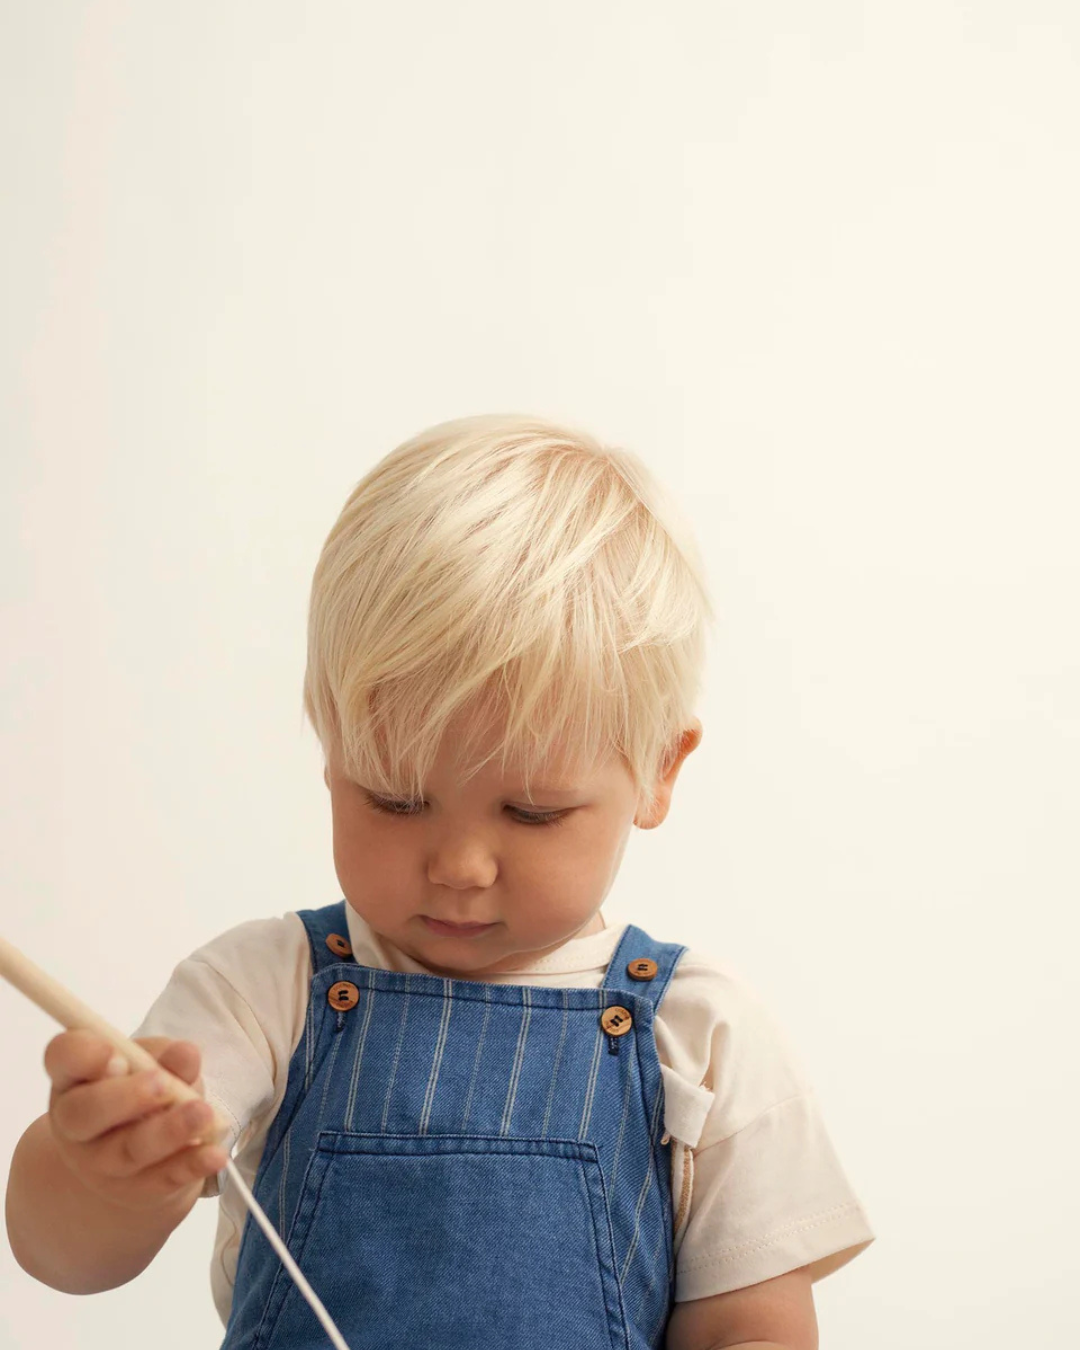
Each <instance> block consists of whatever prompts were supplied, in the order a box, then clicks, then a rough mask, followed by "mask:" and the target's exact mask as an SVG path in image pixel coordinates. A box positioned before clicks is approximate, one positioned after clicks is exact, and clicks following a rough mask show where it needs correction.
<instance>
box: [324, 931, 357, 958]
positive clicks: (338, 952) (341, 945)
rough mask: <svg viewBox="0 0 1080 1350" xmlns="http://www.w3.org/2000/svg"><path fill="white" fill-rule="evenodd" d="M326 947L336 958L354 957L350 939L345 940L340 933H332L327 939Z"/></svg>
mask: <svg viewBox="0 0 1080 1350" xmlns="http://www.w3.org/2000/svg"><path fill="white" fill-rule="evenodd" d="M326 945H327V946H328V947H329V948H330V950H331V951H332V952H333V953H334V955H335V956H352V945H351V943H350V942H349V939H348V938H343V937H342V936H341V934H340V933H331V934H330V936H329V937H328V938H327V939H326Z"/></svg>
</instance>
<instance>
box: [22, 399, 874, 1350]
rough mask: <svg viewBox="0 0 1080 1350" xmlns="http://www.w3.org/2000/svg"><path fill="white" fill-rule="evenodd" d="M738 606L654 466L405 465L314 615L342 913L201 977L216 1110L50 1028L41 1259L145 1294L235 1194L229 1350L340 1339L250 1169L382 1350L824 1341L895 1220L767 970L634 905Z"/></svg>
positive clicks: (296, 923) (181, 1062)
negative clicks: (767, 996) (727, 598)
mask: <svg viewBox="0 0 1080 1350" xmlns="http://www.w3.org/2000/svg"><path fill="white" fill-rule="evenodd" d="M713 619H714V615H713V611H712V609H711V606H710V604H709V600H708V597H707V594H706V590H705V586H704V584H703V568H702V565H701V560H700V556H699V554H698V552H697V549H696V546H695V544H694V541H693V539H692V538H691V536H690V534H689V531H688V530H687V529H686V527H685V525H684V523H683V521H682V518H681V516H680V514H679V512H678V511H677V510H676V508H675V506H674V504H673V502H672V501H671V499H670V498H668V497H667V496H666V494H664V493H663V491H662V490H661V489H660V487H659V486H658V484H657V483H656V482H655V481H654V480H653V478H652V477H651V475H650V474H649V473H648V471H647V470H646V468H645V467H644V465H643V464H642V463H641V462H640V461H639V460H638V459H637V458H636V457H635V456H633V455H631V454H630V453H628V452H626V451H624V450H619V449H614V448H610V447H606V446H603V445H601V444H599V443H597V441H596V440H595V439H593V438H592V437H590V436H589V435H587V434H586V433H584V432H582V431H580V430H577V429H571V428H568V427H566V426H561V425H555V424H552V423H550V422H547V421H544V420H541V419H538V418H534V417H524V416H497V415H491V416H482V417H474V418H464V419H459V420H456V421H452V422H447V423H443V424H440V425H438V426H435V427H433V428H430V429H429V430H427V431H425V432H423V433H421V434H420V435H417V436H415V437H414V438H412V439H411V440H409V441H406V442H405V443H404V444H402V445H401V446H399V447H398V448H397V449H396V450H394V451H393V452H392V453H390V454H389V455H387V456H386V457H385V458H384V459H383V460H382V461H380V462H379V463H378V464H376V465H375V467H374V468H373V469H372V470H371V471H370V472H369V473H368V474H367V476H366V477H365V478H363V479H362V480H361V482H360V483H359V484H358V485H357V486H356V488H355V489H354V491H353V492H352V494H351V495H350V497H349V499H348V500H347V501H346V503H345V506H344V508H343V510H342V512H341V514H340V516H339V517H338V520H337V522H336V524H335V525H334V527H333V529H332V530H331V532H330V535H329V537H328V538H327V540H326V543H325V545H324V547H323V550H322V554H321V556H320V558H319V561H318V565H317V567H316V570H315V575H314V580H313V584H312V591H311V603H310V614H309V626H308V663H307V672H306V676H305V684H304V706H305V710H306V713H307V716H308V717H309V719H310V722H311V725H312V727H313V728H314V730H315V732H316V734H317V736H318V738H319V741H320V744H321V747H322V750H323V759H324V764H325V773H324V777H325V782H326V786H327V788H328V791H329V796H330V806H331V811H332V817H333V849H334V865H335V869H336V872H337V877H338V880H339V883H340V886H341V892H342V897H343V898H342V899H339V900H337V901H336V902H334V903H331V904H327V905H322V906H319V905H316V906H315V907H313V908H304V909H299V910H297V911H295V912H293V911H290V912H288V913H285V914H284V915H281V916H280V917H271V918H255V919H252V920H250V921H248V922H246V923H242V924H240V925H239V926H238V927H235V928H232V929H230V930H229V931H228V932H225V933H223V934H222V935H221V936H219V937H216V938H214V939H213V940H211V941H210V942H208V943H207V944H206V945H205V946H203V947H201V948H200V949H199V950H197V951H196V952H194V953H193V954H192V955H191V956H190V957H188V958H187V959H186V960H184V961H181V962H180V964H179V965H178V966H177V967H176V969H175V971H174V972H173V975H172V977H171V979H170V980H169V982H168V984H167V986H166V987H165V989H164V991H163V992H162V993H161V995H160V997H159V998H158V999H157V1001H156V1002H155V1003H154V1004H153V1005H152V1007H151V1008H150V1010H149V1012H148V1013H147V1016H146V1017H145V1019H144V1020H143V1022H142V1024H141V1026H140V1027H139V1028H138V1029H137V1031H136V1032H135V1036H136V1038H137V1039H139V1040H140V1042H141V1043H142V1044H143V1045H145V1046H146V1047H147V1048H148V1049H149V1050H150V1051H151V1053H152V1054H153V1055H154V1057H155V1058H156V1059H157V1060H158V1061H159V1063H160V1064H161V1065H163V1066H164V1067H166V1068H168V1069H171V1070H172V1071H173V1072H174V1073H176V1074H178V1075H179V1076H180V1077H182V1078H184V1079H185V1080H186V1081H188V1082H190V1083H192V1084H193V1085H194V1086H195V1087H196V1088H197V1090H198V1091H199V1093H200V1095H201V1096H203V1097H204V1098H205V1099H206V1100H205V1101H201V1102H196V1103H189V1104H187V1105H185V1106H180V1105H162V1104H161V1100H160V1098H155V1095H154V1083H153V1075H152V1074H149V1073H136V1074H130V1075H129V1074H126V1073H120V1072H118V1068H117V1065H116V1064H114V1063H113V1062H111V1060H110V1055H111V1051H110V1048H109V1047H108V1046H107V1045H106V1044H105V1043H104V1042H103V1041H100V1040H98V1039H97V1038H96V1037H94V1036H93V1035H91V1034H90V1033H88V1032H83V1031H77V1032H64V1033H62V1034H61V1035H59V1036H56V1037H55V1038H54V1039H53V1040H52V1041H50V1043H49V1045H48V1048H47V1050H46V1054H45V1066H46V1070H47V1072H48V1074H49V1077H50V1079H51V1085H52V1087H51V1094H50V1100H49V1109H48V1112H47V1113H46V1114H45V1115H43V1116H41V1117H40V1118H39V1119H38V1120H36V1121H35V1122H34V1123H33V1124H32V1125H31V1126H30V1127H29V1129H28V1130H27V1131H26V1133H25V1134H24V1135H23V1137H22V1139H21V1140H20V1142H19V1145H18V1147H17V1149H16V1152H15V1157H14V1159H13V1163H12V1169H11V1177H10V1181H9V1185H8V1201H7V1220H8V1231H9V1235H10V1239H11V1244H12V1248H13V1251H14V1253H15V1256H16V1258H17V1259H18V1261H19V1262H20V1264H21V1265H22V1266H23V1267H24V1268H25V1269H26V1270H27V1271H29V1272H30V1274H32V1275H34V1276H35V1277H36V1278H37V1279H39V1280H42V1281H44V1282H45V1283H47V1284H49V1285H51V1286H53V1287H54V1288H57V1289H61V1290H65V1291H68V1292H71V1293H91V1292H95V1291H98V1290H103V1289H111V1288H114V1287H116V1286H118V1285H120V1284H123V1283H125V1282H126V1281H128V1280H130V1279H132V1278H134V1277H135V1276H136V1275H138V1274H139V1272H140V1271H142V1270H143V1269H144V1268H145V1267H146V1266H147V1265H148V1264H149V1262H150V1261H151V1260H153V1258H154V1256H155V1254H156V1253H157V1252H158V1251H159V1250H160V1248H161V1246H162V1245H163V1243H164V1242H165V1241H166V1239H167V1238H168V1236H169V1234H170V1233H171V1232H172V1231H173V1229H174V1228H175V1227H176V1226H177V1224H179V1223H180V1222H181V1221H182V1220H183V1218H184V1217H185V1216H186V1215H187V1214H188V1213H189V1212H190V1210H191V1209H192V1207H193V1206H194V1204H195V1203H196V1200H197V1199H198V1198H199V1197H200V1196H219V1209H218V1214H219V1218H218V1229H217V1240H216V1243H215V1250H214V1254H213V1263H212V1288H213V1294H214V1298H215V1301H216V1304H217V1308H218V1310H219V1312H220V1315H221V1318H222V1322H223V1324H224V1326H225V1335H224V1341H223V1343H222V1350H255V1347H258V1348H259V1350H285V1348H286V1347H287V1348H288V1350H308V1348H309V1347H310V1350H315V1347H322V1346H325V1344H326V1338H325V1333H323V1332H322V1331H321V1330H320V1328H319V1326H318V1323H317V1321H316V1318H315V1316H314V1314H313V1312H312V1311H311V1309H310V1308H309V1306H308V1305H307V1304H306V1303H305V1301H304V1299H303V1298H302V1296H301V1295H300V1292H299V1290H298V1289H297V1288H296V1287H295V1285H294V1284H293V1282H292V1281H291V1279H290V1278H289V1276H288V1274H287V1272H286V1271H285V1269H284V1267H283V1266H282V1265H281V1263H280V1261H279V1260H278V1258H277V1256H276V1255H275V1253H274V1251H273V1249H272V1248H271V1246H270V1244H269V1243H268V1242H267V1240H266V1238H265V1235H264V1234H263V1233H262V1232H261V1230H260V1229H259V1227H258V1225H257V1224H255V1223H254V1222H253V1221H252V1219H251V1217H250V1215H249V1214H248V1213H247V1211H246V1210H245V1208H244V1206H243V1203H242V1201H241V1199H240V1197H239V1196H238V1195H237V1194H236V1188H235V1187H234V1186H233V1185H231V1184H230V1182H229V1179H228V1175H227V1173H224V1172H223V1169H224V1165H225V1159H226V1156H227V1155H226V1152H225V1151H224V1148H227V1150H228V1153H229V1154H232V1155H233V1156H234V1158H235V1161H236V1164H237V1167H238V1168H239V1170H240V1172H241V1174H242V1175H243V1176H244V1177H245V1179H246V1180H247V1181H248V1184H249V1185H250V1186H251V1188H252V1190H253V1191H254V1193H255V1196H256V1198H257V1199H258V1200H259V1202H260V1204H261V1205H262V1207H263V1208H264V1210H265V1211H266V1213H267V1214H268V1216H269V1218H270V1220H271V1222H272V1223H273V1224H274V1225H275V1227H276V1228H277V1229H278V1231H279V1232H280V1233H281V1235H282V1237H283V1238H284V1239H285V1240H286V1242H287V1243H288V1245H289V1247H290V1249H291V1251H292V1253H293V1255H294V1256H295V1257H296V1259H297V1260H298V1262H299V1264H300V1267H301V1269H302V1270H303V1271H304V1273H305V1274H306V1275H307V1277H308V1279H309V1280H310V1281H311V1284H312V1285H313V1287H314V1289H315V1290H316V1292H317V1293H318V1295H319V1297H320V1298H321V1300H322V1301H323V1303H324V1304H325V1305H326V1307H327V1309H328V1311H329V1313H330V1315H331V1316H332V1317H333V1318H334V1320H335V1322H336V1323H337V1325H338V1327H339V1328H340V1330H341V1332H342V1333H343V1335H344V1337H345V1339H346V1340H347V1341H348V1343H349V1346H350V1350H375V1348H376V1347H378V1350H615V1347H618V1348H619V1350H647V1348H648V1350H718V1348H719V1347H728V1346H735V1345H738V1346H742V1347H744V1350H745V1347H759V1348H760V1347H773V1348H775V1347H784V1350H816V1347H817V1344H818V1340H817V1323H816V1317H815V1312H814V1304H813V1295H812V1288H811V1286H812V1284H813V1282H814V1281H816V1280H819V1279H821V1278H822V1277H823V1276H826V1275H828V1274H830V1273H831V1272H833V1271H835V1270H837V1269H838V1268H839V1267H840V1266H842V1265H844V1264H845V1263H846V1262H848V1261H850V1260H851V1259H852V1257H854V1256H855V1255H857V1254H858V1253H859V1252H861V1251H863V1250H864V1249H865V1248H866V1247H867V1246H868V1245H869V1244H870V1243H871V1242H872V1241H873V1240H874V1234H873V1233H872V1232H871V1230H870V1227H869V1224H868V1221H867V1217H866V1214H865V1212H864V1210H863V1208H862V1206H861V1204H860V1202H859V1200H858V1198H857V1196H856V1195H855V1194H854V1192H853V1191H852V1188H851V1186H850V1184H849V1183H848V1181H847V1178H846V1176H845V1174H844V1172H843V1169H842V1167H841V1165H840V1163H839V1160H838V1158H837V1156H836V1154H835V1151H834V1149H833V1147H832V1145H831V1142H830V1140H829V1137H828V1135H827V1133H826V1130H825V1128H824V1125H823V1121H822V1117H821V1114H820V1112H819V1109H818V1107H817V1105H816V1103H815V1098H814V1093H813V1088H812V1086H811V1084H810V1083H809V1082H808V1081H807V1078H806V1076H805V1074H804V1073H803V1071H802V1069H801V1067H800V1064H799V1062H798V1059H797V1056H796V1055H795V1054H794V1053H793V1051H792V1049H791V1047H790V1045H789V1043H788V1041H787V1039H786V1037H785V1034H784V1032H783V1030H782V1029H781V1028H780V1026H779V1025H778V1024H777V1023H776V1021H775V1020H774V1019H773V1018H772V1016H771V1015H770V1014H769V1012H768V1011H767V1009H766V1008H765V1007H764V1006H763V1004H762V1003H761V1002H760V1001H759V999H758V998H757V996H756V995H755V993H754V992H753V990H752V988H750V987H749V986H748V985H747V983H746V982H744V981H743V980H742V979H741V977H740V976H739V975H738V974H737V973H736V972H734V971H733V970H732V969H730V968H728V967H727V966H726V965H724V964H723V963H721V962H718V961H716V960H713V959H711V958H709V957H707V956H705V955H702V954H700V953H699V952H697V951H695V950H693V949H688V948H687V947H685V946H682V945H680V944H678V943H676V942H672V941H664V940H661V939H659V938H656V937H653V936H652V935H651V934H650V933H649V932H646V931H645V930H643V929H642V928H640V927H638V926H636V925H635V924H633V923H629V922H627V921H626V920H625V919H621V918H619V917H618V915H617V913H615V912H613V911H612V909H611V908H610V907H609V906H605V904H604V902H605V900H606V898H607V895H608V892H609V890H610V888H611V886H612V884H613V882H614V880H615V877H616V874H617V873H618V870H619V865H620V862H621V860H622V856H623V852H624V850H625V848H626V844H627V841H628V839H629V835H630V831H631V829H632V827H634V826H637V828H639V829H655V828H656V827H657V826H658V825H660V824H661V823H662V822H663V821H664V819H665V817H666V816H667V813H668V810H669V808H670V804H671V797H672V792H673V789H674V785H675V781H676V778H677V776H678V773H679V770H680V768H681V766H682V764H683V762H684V760H685V759H686V756H687V755H688V754H689V753H690V752H691V751H692V750H694V749H695V748H696V747H697V745H698V743H699V742H700V740H701V735H702V727H701V722H700V721H699V719H698V718H697V717H696V716H694V712H693V709H694V704H695V701H696V698H697V696H698V693H699V691H700V687H701V683H702V670H703V665H704V647H705V628H706V624H707V622H709V621H713ZM661 913H662V911H661ZM661 922H662V920H661ZM650 927H651V925H650ZM119 1067H120V1068H123V1067H124V1066H123V1065H120V1066H119ZM207 1102H209V1103H212V1104H213V1106H214V1107H216V1108H217V1110H218V1111H219V1112H220V1113H221V1114H222V1115H223V1116H224V1117H225V1118H226V1119H227V1120H228V1121H229V1122H230V1123H231V1129H230V1132H229V1135H228V1138H227V1139H226V1140H224V1141H223V1144H224V1148H223V1147H222V1146H218V1145H214V1144H208V1143H207V1142H206V1141H205V1137H204V1136H205V1134H206V1131H207V1126H208V1124H209V1121H210V1107H209V1106H208V1105H207ZM234 1150H235V1153H234Z"/></svg>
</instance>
